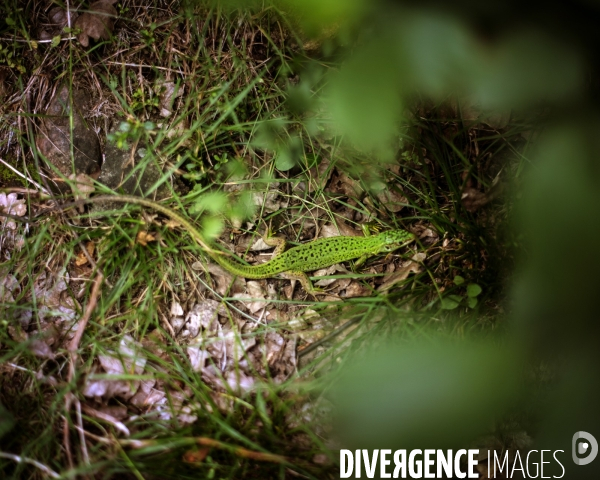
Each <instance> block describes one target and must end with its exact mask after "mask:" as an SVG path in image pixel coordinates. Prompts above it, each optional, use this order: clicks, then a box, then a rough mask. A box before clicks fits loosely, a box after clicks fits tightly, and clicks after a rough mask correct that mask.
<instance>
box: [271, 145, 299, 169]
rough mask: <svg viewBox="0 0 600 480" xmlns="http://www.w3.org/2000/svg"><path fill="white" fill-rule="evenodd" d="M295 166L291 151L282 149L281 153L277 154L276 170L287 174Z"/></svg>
mask: <svg viewBox="0 0 600 480" xmlns="http://www.w3.org/2000/svg"><path fill="white" fill-rule="evenodd" d="M295 166H296V161H295V160H294V159H293V158H292V155H291V152H290V150H289V149H287V148H282V149H281V150H280V151H279V152H277V156H276V157H275V168H277V170H281V171H282V172H286V171H288V170H290V169H292V168H294V167H295Z"/></svg>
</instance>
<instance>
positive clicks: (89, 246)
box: [75, 242, 96, 267]
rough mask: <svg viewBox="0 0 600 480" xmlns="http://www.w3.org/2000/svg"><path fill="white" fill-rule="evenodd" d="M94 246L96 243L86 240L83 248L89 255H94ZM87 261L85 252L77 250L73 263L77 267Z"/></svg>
mask: <svg viewBox="0 0 600 480" xmlns="http://www.w3.org/2000/svg"><path fill="white" fill-rule="evenodd" d="M95 248H96V244H95V243H94V242H87V243H86V245H85V249H86V251H87V252H88V254H89V255H90V257H93V256H94V250H95ZM87 262H88V259H87V257H86V255H85V253H83V252H79V253H78V254H77V257H76V258H75V265H77V266H78V267H81V266H82V265H85V264H86V263H87Z"/></svg>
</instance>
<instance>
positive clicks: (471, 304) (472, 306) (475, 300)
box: [467, 297, 479, 308]
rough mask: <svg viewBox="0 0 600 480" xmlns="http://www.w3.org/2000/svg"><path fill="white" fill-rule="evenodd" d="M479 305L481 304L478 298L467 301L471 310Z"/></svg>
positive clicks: (470, 298)
mask: <svg viewBox="0 0 600 480" xmlns="http://www.w3.org/2000/svg"><path fill="white" fill-rule="evenodd" d="M477 303H479V302H478V300H477V298H476V297H469V298H468V299H467V306H468V307H469V308H475V307H476V306H477Z"/></svg>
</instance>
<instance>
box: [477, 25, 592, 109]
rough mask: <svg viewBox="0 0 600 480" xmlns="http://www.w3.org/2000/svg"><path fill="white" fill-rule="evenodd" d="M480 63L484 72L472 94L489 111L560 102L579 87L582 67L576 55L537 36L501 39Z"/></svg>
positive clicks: (563, 46) (582, 78)
mask: <svg viewBox="0 0 600 480" xmlns="http://www.w3.org/2000/svg"><path fill="white" fill-rule="evenodd" d="M484 61H485V64H486V68H484V69H482V71H481V72H482V76H481V78H480V79H479V81H478V82H477V83H476V84H475V90H476V93H477V96H478V97H479V99H480V100H481V102H482V104H483V105H485V106H486V107H489V108H503V107H508V108H515V107H529V106H533V105H536V104H537V103H538V102H539V101H543V100H546V101H548V100H549V101H557V100H558V101H562V100H565V99H566V98H568V97H569V96H573V95H574V94H576V93H577V91H579V90H580V89H581V87H582V86H583V81H584V65H583V60H582V58H581V56H580V55H579V53H578V52H577V51H574V50H573V49H571V48H569V47H568V46H567V45H565V44H563V43H560V42H559V41H558V40H555V39H553V38H551V37H549V36H548V35H544V34H541V33H538V32H534V31H527V32H521V33H518V34H514V35H512V36H509V37H507V38H505V39H504V40H503V41H502V42H501V43H500V44H499V45H497V46H496V47H495V48H493V49H491V51H489V53H488V56H487V58H485V59H484ZM482 63H483V62H482Z"/></svg>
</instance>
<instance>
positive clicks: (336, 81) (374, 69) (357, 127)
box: [329, 38, 402, 156]
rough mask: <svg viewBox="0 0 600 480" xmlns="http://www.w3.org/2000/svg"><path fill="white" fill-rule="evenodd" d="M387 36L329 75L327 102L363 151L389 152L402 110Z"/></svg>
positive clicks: (399, 90) (351, 138) (395, 67)
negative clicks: (331, 75)
mask: <svg viewBox="0 0 600 480" xmlns="http://www.w3.org/2000/svg"><path fill="white" fill-rule="evenodd" d="M390 47H391V45H390V40H389V39H383V38H381V39H379V40H378V41H374V42H373V43H371V44H370V45H369V46H367V47H364V48H363V49H362V50H361V51H360V52H358V53H357V54H356V55H355V56H354V57H352V58H351V59H349V60H348V61H347V62H346V64H345V65H343V67H342V68H341V70H340V71H339V72H338V73H337V74H336V75H334V76H333V78H332V79H331V82H330V85H329V101H330V107H331V113H332V116H333V118H334V120H335V121H336V122H337V124H338V125H339V126H340V127H341V129H342V131H343V132H344V133H346V135H347V140H348V141H349V142H350V143H352V144H354V145H356V146H357V147H358V148H361V149H363V150H369V151H373V152H375V153H378V154H379V155H382V156H385V155H390V153H391V152H390V151H389V149H390V146H391V145H390V141H391V139H392V137H393V136H394V133H395V131H396V127H397V125H396V122H397V121H398V120H399V119H400V112H401V110H402V102H401V97H400V93H401V89H402V85H401V84H400V83H399V81H398V80H399V75H398V71H397V65H396V64H395V62H394V61H393V51H392V50H391V49H390Z"/></svg>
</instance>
